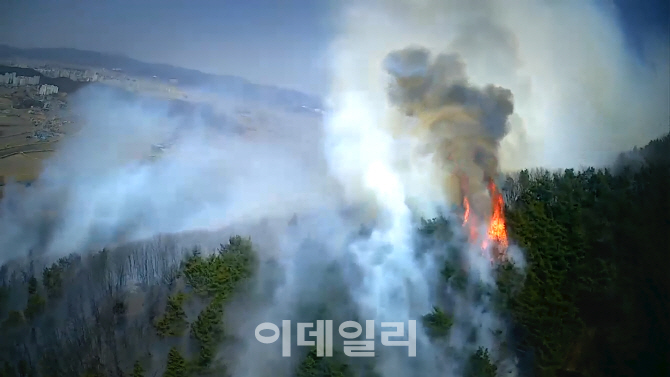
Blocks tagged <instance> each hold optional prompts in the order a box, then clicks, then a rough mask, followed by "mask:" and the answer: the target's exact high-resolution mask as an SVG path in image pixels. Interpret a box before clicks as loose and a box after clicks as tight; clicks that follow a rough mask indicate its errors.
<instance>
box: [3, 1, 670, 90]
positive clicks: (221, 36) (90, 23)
mask: <svg viewBox="0 0 670 377" xmlns="http://www.w3.org/2000/svg"><path fill="white" fill-rule="evenodd" d="M510 1H515V0H510ZM577 1H586V0H577ZM596 1H607V0H596ZM614 2H615V3H616V4H617V5H618V6H619V8H620V11H621V12H620V13H621V15H622V24H623V27H624V30H626V31H627V35H628V36H629V39H630V40H631V41H632V42H634V43H635V42H637V41H639V40H640V38H641V36H642V35H644V34H648V33H661V34H664V35H666V36H667V34H668V27H669V26H668V25H669V18H670V14H669V13H668V12H669V6H668V4H669V3H670V0H614ZM336 3H337V0H4V1H2V4H1V10H0V43H5V44H9V45H12V46H17V47H74V48H78V49H84V50H94V51H104V52H115V53H121V54H124V55H127V56H130V57H132V58H136V59H139V60H143V61H148V62H161V63H168V64H172V65H176V66H182V67H186V68H193V69H199V70H201V71H204V72H210V73H220V74H235V75H240V76H243V77H246V78H248V79H250V80H253V81H256V82H260V83H269V84H274V85H280V86H285V87H290V88H295V89H300V90H303V91H307V92H311V93H321V92H323V90H324V88H325V69H324V62H325V60H324V58H323V53H324V52H325V48H326V47H327V42H328V40H329V39H330V37H331V32H332V31H331V28H330V26H329V17H330V13H331V12H330V10H331V9H330V7H331V6H332V5H333V4H336Z"/></svg>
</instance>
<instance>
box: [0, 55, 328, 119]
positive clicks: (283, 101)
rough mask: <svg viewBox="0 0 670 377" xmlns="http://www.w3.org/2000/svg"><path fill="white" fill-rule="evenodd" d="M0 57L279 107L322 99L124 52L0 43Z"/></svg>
mask: <svg viewBox="0 0 670 377" xmlns="http://www.w3.org/2000/svg"><path fill="white" fill-rule="evenodd" d="M0 58H1V59H8V58H23V59H34V60H43V61H48V62H54V63H61V64H72V65H78V66H87V67H91V68H105V69H109V70H112V69H120V70H122V71H123V72H124V73H125V74H127V75H129V76H137V77H147V78H148V77H153V76H157V77H159V78H161V79H165V80H168V79H171V78H174V79H177V80H178V83H179V84H178V85H179V86H183V87H198V88H202V89H205V90H211V91H215V92H217V93H222V94H228V95H231V96H234V97H238V98H243V99H246V100H252V101H261V102H265V103H270V104H274V105H280V106H282V107H292V108H295V107H300V106H307V107H309V108H321V100H320V99H319V98H318V97H316V96H313V95H310V94H306V93H303V92H300V91H297V90H293V89H285V88H279V87H275V86H271V85H261V84H255V83H252V82H251V81H249V80H247V79H244V78H242V77H238V76H233V75H214V74H209V73H204V72H201V71H197V70H194V69H187V68H181V67H175V66H171V65H168V64H156V63H145V62H142V61H139V60H135V59H132V58H129V57H127V56H123V55H115V54H107V53H101V52H95V51H85V50H78V49H74V48H25V49H24V48H17V47H11V46H7V45H0Z"/></svg>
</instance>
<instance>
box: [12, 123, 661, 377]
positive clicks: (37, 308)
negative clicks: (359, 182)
mask: <svg viewBox="0 0 670 377" xmlns="http://www.w3.org/2000/svg"><path fill="white" fill-rule="evenodd" d="M636 151H639V153H640V154H641V155H642V156H643V157H642V158H643V160H642V163H640V159H639V158H635V159H634V160H631V161H632V162H634V166H632V167H633V168H632V169H631V168H630V167H631V166H629V165H627V162H626V161H625V160H626V157H625V156H622V159H621V161H619V163H621V164H622V166H621V169H620V171H619V172H616V173H614V172H612V171H611V170H608V169H603V170H596V169H593V168H590V169H586V170H584V171H574V170H571V169H569V170H565V171H564V172H562V173H550V172H548V171H535V172H528V171H522V172H520V173H519V174H518V175H517V176H516V177H509V178H508V180H507V182H506V184H505V187H504V188H503V189H504V192H505V196H506V198H507V199H506V210H505V213H506V217H507V219H508V221H509V224H508V225H509V229H510V235H511V237H512V239H513V240H514V242H515V243H518V244H519V245H520V246H521V247H522V248H523V250H524V251H525V253H526V258H527V261H528V266H529V268H528V269H527V270H526V272H525V275H522V274H519V271H518V270H517V269H516V268H515V266H514V265H510V264H502V265H500V266H498V268H497V270H496V273H495V276H496V279H497V286H498V290H496V291H489V290H486V289H485V287H479V288H477V289H479V290H480V293H479V294H478V295H477V296H476V297H479V300H484V299H490V300H493V302H495V303H496V310H499V311H500V312H501V313H506V318H507V319H508V320H509V322H510V326H511V329H510V331H511V332H510V335H509V336H505V335H500V334H498V335H496V336H499V337H500V338H499V339H498V338H497V339H498V340H497V341H498V342H501V344H503V345H506V347H508V348H507V352H511V353H513V354H514V355H515V356H516V358H517V359H518V360H519V366H520V368H521V371H522V373H521V375H522V376H529V377H530V376H533V377H560V376H577V377H630V376H644V377H652V376H667V375H668V372H669V371H670V369H669V368H670V365H669V363H668V361H669V360H670V344H669V342H668V338H669V337H670V302H668V300H667V297H670V279H669V278H668V273H667V263H665V261H666V258H667V250H668V248H667V234H668V232H670V219H669V218H668V214H670V196H669V195H668V190H667V187H668V186H670V164H668V162H667V160H666V159H663V158H660V159H659V158H658V156H661V157H663V156H667V155H669V154H670V135H667V136H665V137H663V138H661V139H658V140H654V141H652V142H651V143H649V145H647V146H646V147H644V148H641V149H639V150H636ZM298 221H300V220H298ZM291 224H295V220H292V221H291ZM447 225H448V220H445V219H434V220H432V221H425V222H423V224H422V225H421V226H420V227H419V228H418V229H416V235H415V236H416V238H417V240H418V241H417V242H418V244H417V253H421V252H423V251H424V250H426V249H427V248H429V247H431V246H430V245H435V246H437V248H438V249H444V250H446V251H445V254H444V258H445V259H444V265H443V266H442V277H443V280H442V281H441V282H438V283H436V284H439V289H441V290H451V291H454V292H459V291H462V290H464V289H467V284H468V283H467V278H465V277H464V276H463V272H464V271H463V270H461V269H459V268H458V265H459V261H458V260H457V259H454V258H455V257H454V254H451V252H450V251H449V248H448V247H445V246H449V240H450V239H451V238H452V237H453V235H452V234H451V233H450V231H449V227H448V226H447ZM316 246H317V247H318V245H316ZM314 247H315V245H314V244H313V243H310V242H306V243H305V244H304V245H303V246H301V247H299V248H300V249H304V250H305V252H307V251H308V250H311V251H313V250H315V249H314ZM257 251H258V249H257V248H256V245H255V244H253V243H252V242H251V240H249V239H247V238H245V237H239V236H234V237H231V238H230V239H229V240H228V242H227V243H226V244H224V245H222V246H221V248H220V249H219V250H217V251H215V252H213V253H209V252H204V251H203V250H200V249H198V248H195V249H190V250H180V249H179V248H178V247H177V243H176V241H175V239H174V238H166V237H159V238H156V239H154V240H150V241H147V242H144V243H134V244H129V245H124V246H122V247H118V248H116V249H113V250H103V251H100V252H97V253H84V252H82V253H81V254H80V255H74V254H73V255H70V256H68V257H63V258H61V259H59V260H58V261H56V262H55V263H51V262H48V263H46V264H45V261H44V260H42V259H40V258H38V257H35V258H33V259H32V260H30V261H21V262H20V261H16V262H14V263H8V264H6V265H4V266H2V268H0V327H1V328H2V332H3V338H2V340H0V375H2V376H7V377H14V376H28V375H30V376H36V377H37V376H54V377H57V376H68V377H70V376H75V377H78V376H82V377H84V376H86V377H92V376H96V377H102V376H110V377H111V376H116V377H118V376H133V377H141V376H161V375H162V376H168V377H171V376H225V375H230V374H229V373H227V372H226V371H227V363H229V362H230V361H231V360H230V358H229V356H230V355H229V354H230V353H231V352H233V350H235V349H237V350H239V349H241V347H242V343H240V342H242V339H239V338H236V337H235V336H234V335H235V334H234V333H235V332H236V331H240V330H239V329H236V328H235V325H231V324H228V322H227V321H229V320H230V321H234V319H235V316H232V319H230V318H231V314H230V313H235V312H236V310H237V311H238V314H237V315H238V316H239V315H240V313H239V309H236V308H235V305H239V300H240V299H243V298H245V297H249V300H251V301H253V300H252V299H251V297H253V295H254V292H255V291H254V288H253V287H254V285H250V284H247V283H245V282H249V281H251V280H252V279H258V281H259V282H265V284H273V283H271V282H272V281H274V280H273V279H276V278H273V277H272V276H275V273H278V272H279V271H277V265H276V264H275V263H273V262H272V261H269V262H268V261H261V260H259V259H258V258H257ZM328 271H331V270H328ZM338 273H341V272H338V270H337V269H333V270H332V271H331V272H329V274H331V275H333V276H329V277H327V276H320V277H318V278H316V280H315V281H313V282H312V283H313V289H322V290H324V291H323V292H324V294H323V295H321V300H323V301H322V302H320V304H321V305H324V306H323V307H322V309H320V310H329V309H328V308H338V309H337V310H336V311H335V312H333V313H330V314H332V315H338V314H335V313H339V315H342V311H345V312H346V308H347V305H348V304H347V303H348V301H347V300H348V298H347V297H348V296H347V293H346V289H347V288H346V283H345V282H344V280H337V279H335V280H333V277H334V276H338ZM464 279H465V280H464ZM333 281H336V282H338V281H339V283H335V284H333ZM319 287H321V288H319ZM325 290H327V293H326V291H325ZM342 290H344V292H343V291H342ZM256 293H257V292H256ZM236 302H237V304H236ZM242 302H244V300H242ZM243 307H244V306H243ZM247 309H248V308H247ZM247 309H243V310H247ZM453 310H454V308H450V307H449V306H445V307H435V308H434V310H433V311H432V312H431V313H426V315H425V316H424V318H423V323H424V326H425V327H426V328H427V329H428V332H429V334H430V337H431V338H432V339H433V341H434V342H436V344H439V342H441V341H443V339H445V338H446V337H448V336H449V334H450V333H451V332H452V331H455V330H454V328H456V327H458V326H459V323H458V322H457V321H458V319H457V318H456V317H454V314H453ZM245 313H246V312H245ZM245 315H246V314H245ZM313 315H314V313H311V314H310V312H305V319H308V320H312V319H314V318H312V316H313ZM322 315H323V312H322ZM328 318H330V317H328ZM237 320H238V321H239V320H240V319H239V318H238V319H237ZM473 341H474V340H473V339H471V340H468V341H466V342H473ZM445 352H460V351H458V350H451V351H445ZM227 356H228V357H227ZM265 356H267V355H262V354H257V355H256V356H255V358H254V361H253V362H254V363H260V362H263V360H265V358H264V357H265ZM340 356H341V349H339V348H336V350H335V357H333V358H321V357H317V356H316V352H315V350H314V349H313V348H311V349H310V348H306V349H305V351H304V352H300V353H299V354H298V355H295V356H294V357H295V358H296V363H295V365H294V368H295V372H294V373H293V374H292V375H294V376H297V377H317V376H324V377H334V376H337V377H345V376H346V377H350V376H355V375H356V374H355V372H354V370H355V369H357V368H363V369H362V370H365V371H366V372H365V374H364V375H365V376H375V375H376V374H375V373H374V372H371V369H370V368H371V367H372V365H374V363H375V360H376V359H375V358H372V359H365V360H363V361H362V362H361V363H353V364H348V363H350V361H348V360H351V359H346V358H342V357H340ZM463 357H464V359H463V360H464V363H463V365H464V366H463V368H464V369H463V370H462V373H463V374H462V375H464V376H468V377H494V376H495V375H496V370H497V369H498V366H496V361H495V360H494V359H493V358H492V356H491V354H490V353H489V352H488V350H486V349H483V348H478V349H476V351H472V352H470V353H467V352H466V354H465V355H464V356H463ZM366 360H367V361H366ZM358 370H359V371H360V369H358ZM252 375H253V374H252ZM459 375H460V374H459Z"/></svg>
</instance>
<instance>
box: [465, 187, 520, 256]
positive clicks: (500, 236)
mask: <svg viewBox="0 0 670 377" xmlns="http://www.w3.org/2000/svg"><path fill="white" fill-rule="evenodd" d="M488 189H489V194H490V196H491V207H492V208H491V218H490V219H489V222H488V230H487V233H486V239H485V240H484V241H483V242H482V245H481V247H482V249H483V250H487V249H488V247H489V245H490V246H491V254H492V259H494V260H495V259H497V260H503V259H505V253H506V251H507V247H508V245H509V243H508V239H507V226H506V224H505V214H504V208H505V202H504V200H503V197H502V194H501V193H500V191H498V188H497V187H496V185H495V183H494V182H493V180H490V181H489V185H488ZM463 208H464V214H463V226H467V227H468V233H469V237H470V242H476V240H477V238H478V234H477V221H476V218H475V217H474V214H473V213H472V211H471V208H470V201H469V200H468V198H467V196H464V197H463Z"/></svg>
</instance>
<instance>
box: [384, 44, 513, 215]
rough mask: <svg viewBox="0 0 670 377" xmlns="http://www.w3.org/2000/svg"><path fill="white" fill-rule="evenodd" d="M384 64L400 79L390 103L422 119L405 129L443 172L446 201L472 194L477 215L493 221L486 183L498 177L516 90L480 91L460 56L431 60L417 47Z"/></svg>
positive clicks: (494, 88)
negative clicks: (417, 140)
mask: <svg viewBox="0 0 670 377" xmlns="http://www.w3.org/2000/svg"><path fill="white" fill-rule="evenodd" d="M384 66H385V68H386V70H387V71H388V72H389V73H390V74H391V75H392V76H393V77H394V78H395V81H394V82H392V84H391V85H390V88H389V99H390V102H391V103H392V104H393V105H394V106H396V107H397V108H398V109H400V110H401V111H402V112H404V113H405V114H407V115H408V116H410V117H413V118H416V119H417V120H418V123H415V124H413V125H412V126H409V127H405V129H404V131H405V132H407V133H409V134H411V135H412V136H413V137H415V138H419V139H421V143H422V144H423V145H424V146H425V149H424V151H423V152H424V153H426V154H430V155H432V156H433V159H434V161H435V163H436V164H437V165H438V166H439V167H440V168H441V170H440V172H442V174H443V175H444V179H445V190H446V192H447V197H451V198H456V199H457V200H458V198H460V197H463V196H472V197H471V198H470V200H469V202H470V204H471V205H472V208H473V209H474V211H475V213H477V215H478V216H480V217H481V218H488V217H489V216H490V210H491V209H490V202H491V201H490V199H488V198H487V195H488V193H487V192H486V184H487V183H488V181H489V180H490V179H493V178H495V177H496V176H497V174H498V168H499V166H498V146H499V143H500V140H501V139H502V138H503V137H505V136H506V134H507V132H508V130H509V123H508V118H509V116H510V115H512V113H513V112H514V105H513V98H512V92H511V91H510V90H508V89H505V88H501V87H498V86H495V85H487V86H485V87H484V88H481V89H480V88H477V87H475V86H473V85H472V84H471V83H470V82H469V81H468V78H467V75H466V70H465V64H464V62H463V60H462V59H461V58H460V56H458V55H457V54H439V55H437V56H436V57H435V58H432V57H431V55H430V51H428V50H427V49H425V48H422V47H418V46H417V47H408V48H405V49H402V50H398V51H394V52H391V53H390V54H389V55H388V56H387V57H386V59H385V60H384ZM447 172H452V174H448V173H447ZM454 181H456V184H457V187H456V188H454V184H453V183H454ZM454 189H456V190H457V191H455V192H454ZM473 197H474V198H477V200H473Z"/></svg>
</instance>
